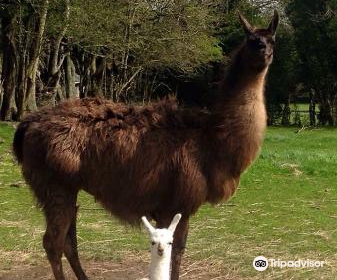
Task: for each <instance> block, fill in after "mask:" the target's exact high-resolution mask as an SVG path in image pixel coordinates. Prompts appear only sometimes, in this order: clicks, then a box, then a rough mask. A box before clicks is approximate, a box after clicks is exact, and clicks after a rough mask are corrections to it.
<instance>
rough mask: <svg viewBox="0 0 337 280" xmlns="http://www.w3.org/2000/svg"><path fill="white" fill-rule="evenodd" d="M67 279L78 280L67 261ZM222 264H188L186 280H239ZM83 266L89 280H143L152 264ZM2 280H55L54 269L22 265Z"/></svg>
mask: <svg viewBox="0 0 337 280" xmlns="http://www.w3.org/2000/svg"><path fill="white" fill-rule="evenodd" d="M63 264H64V271H65V274H66V279H68V280H76V279H77V278H76V277H75V276H74V274H73V272H72V270H71V268H70V266H69V265H68V263H67V261H66V260H64V261H63ZM219 265H220V263H217V262H211V261H205V262H202V261H198V262H192V261H185V262H184V263H183V265H182V271H181V277H180V278H181V279H182V280H192V279H193V280H219V279H226V280H232V279H239V278H240V277H238V275H236V277H235V275H231V274H233V273H225V271H223V269H222V268H221V267H220V266H219ZM83 267H84V268H85V271H86V274H87V275H88V277H89V279H95V280H107V279H109V280H137V279H138V280H139V279H142V278H144V277H147V276H148V275H147V270H148V263H147V262H145V261H144V260H141V259H125V260H123V261H120V262H118V261H115V262H113V261H109V262H108V261H88V260H87V261H83ZM0 279H1V280H22V279H25V280H53V279H54V278H53V275H52V272H51V268H50V266H49V264H48V263H47V262H43V263H41V264H38V265H29V264H26V265H20V266H18V267H13V268H10V270H8V271H1V270H0Z"/></svg>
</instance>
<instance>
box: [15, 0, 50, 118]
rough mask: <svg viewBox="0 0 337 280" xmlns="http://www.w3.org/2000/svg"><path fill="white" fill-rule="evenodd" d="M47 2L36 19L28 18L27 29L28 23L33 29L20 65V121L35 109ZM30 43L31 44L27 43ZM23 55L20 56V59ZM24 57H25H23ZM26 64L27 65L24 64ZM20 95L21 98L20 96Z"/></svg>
mask: <svg viewBox="0 0 337 280" xmlns="http://www.w3.org/2000/svg"><path fill="white" fill-rule="evenodd" d="M48 4H49V0H44V1H42V3H41V6H40V7H41V10H40V11H39V13H38V15H37V18H36V19H35V18H34V16H35V15H34V14H32V15H30V17H29V18H28V21H27V22H28V24H27V26H28V29H29V27H30V23H32V26H33V29H32V30H30V31H31V32H26V33H27V34H26V36H25V38H24V42H25V47H24V50H25V51H27V58H28V59H27V62H25V59H24V58H23V59H22V60H21V61H22V63H20V67H21V71H22V75H21V79H22V80H21V82H22V84H21V86H20V87H21V90H22V92H21V94H19V95H20V97H19V100H20V102H19V104H18V118H19V119H21V118H22V117H23V115H24V113H25V112H26V111H28V112H31V111H35V110H36V109H37V105H36V74H37V69H38V65H39V59H40V53H41V46H42V39H43V34H44V30H45V25H46V19H47V12H48ZM29 42H31V43H29ZM22 56H23V54H21V57H22ZM24 57H25V56H24ZM26 63H27V64H26ZM21 95H22V96H21Z"/></svg>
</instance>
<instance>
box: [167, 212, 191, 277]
mask: <svg viewBox="0 0 337 280" xmlns="http://www.w3.org/2000/svg"><path fill="white" fill-rule="evenodd" d="M188 220H189V218H186V217H184V216H183V218H182V219H181V221H180V223H179V225H178V227H177V229H176V231H175V233H174V240H173V248H172V260H171V263H172V269H171V280H178V279H179V273H180V264H181V258H182V256H183V254H184V252H185V247H186V241H187V235H188V226H189V224H188Z"/></svg>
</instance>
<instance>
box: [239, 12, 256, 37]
mask: <svg viewBox="0 0 337 280" xmlns="http://www.w3.org/2000/svg"><path fill="white" fill-rule="evenodd" d="M238 14H239V19H240V22H241V25H242V27H243V30H244V31H245V32H246V34H247V35H250V34H253V33H254V28H253V27H252V26H251V24H250V23H249V22H248V20H247V19H246V18H245V17H244V16H243V15H242V14H241V13H240V12H238Z"/></svg>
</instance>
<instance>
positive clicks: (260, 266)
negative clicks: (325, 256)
mask: <svg viewBox="0 0 337 280" xmlns="http://www.w3.org/2000/svg"><path fill="white" fill-rule="evenodd" d="M323 265H324V261H313V260H309V259H306V260H303V259H302V260H301V259H298V260H297V261H282V260H280V259H277V260H276V259H269V266H270V267H279V268H287V267H317V268H318V267H323ZM253 266H254V268H255V269H256V270H257V271H264V270H266V269H267V267H268V260H267V259H266V258H265V257H264V256H259V257H256V258H255V259H254V261H253Z"/></svg>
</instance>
